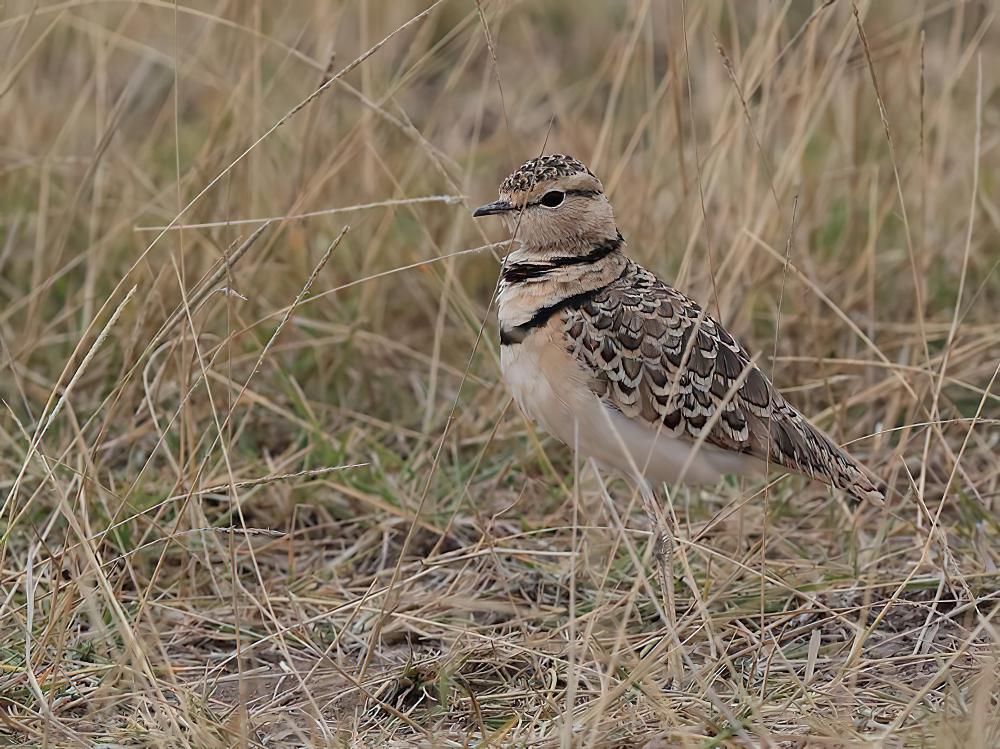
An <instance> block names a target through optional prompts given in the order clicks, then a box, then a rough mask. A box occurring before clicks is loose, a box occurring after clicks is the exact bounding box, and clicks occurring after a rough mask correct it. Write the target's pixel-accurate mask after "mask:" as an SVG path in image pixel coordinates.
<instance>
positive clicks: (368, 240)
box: [0, 0, 1000, 748]
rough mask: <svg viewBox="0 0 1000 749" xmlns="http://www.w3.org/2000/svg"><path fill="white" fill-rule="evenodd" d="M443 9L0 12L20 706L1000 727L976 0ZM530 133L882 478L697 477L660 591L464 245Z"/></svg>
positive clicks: (525, 736)
mask: <svg viewBox="0 0 1000 749" xmlns="http://www.w3.org/2000/svg"><path fill="white" fill-rule="evenodd" d="M429 5H430V3H429V2H418V1H417V0H405V1H404V2H389V1H388V0H371V1H370V2H367V3H348V2H342V3H327V2H319V1H318V0H313V1H312V2H310V1H309V0H298V1H297V2H295V3H274V4H272V3H265V2H260V1H257V2H243V3H229V4H206V3H194V4H181V5H176V6H175V5H174V4H172V3H162V4H158V3H152V2H136V3H97V2H90V1H89V0H83V1H82V2H78V3H70V4H56V3H51V2H45V3H42V4H40V5H36V4H34V3H28V2H26V1H25V2H18V1H17V0H15V2H8V3H7V4H6V6H4V9H3V12H2V13H0V123H3V124H2V130H3V131H4V136H3V138H2V143H0V398H2V399H3V403H2V404H0V531H2V533H3V536H2V538H3V545H2V547H0V621H2V622H3V623H4V626H3V627H0V743H3V744H4V745H11V746H18V745H20V746H60V747H61V746H93V745H98V744H101V743H104V744H109V745H124V746H188V747H199V748H200V747H209V746H252V747H264V746H376V745H379V744H385V745H387V746H412V745H415V744H416V745H426V746H467V745H474V746H557V745H559V746H593V747H596V746H633V745H634V746H646V747H659V746H663V747H666V746H671V747H672V746H689V747H714V746H719V747H722V746H726V747H728V746H750V745H759V746H844V745H890V746H896V745H912V746H930V745H933V746H953V747H958V746H970V747H971V746H990V745H995V744H997V743H998V742H1000V714H998V710H997V704H998V701H1000V685H998V682H997V676H996V675H997V673H998V668H997V664H998V660H1000V647H998V643H1000V638H998V635H997V624H996V614H997V607H998V601H997V596H996V591H997V588H998V584H1000V576H998V573H997V567H998V564H1000V543H998V542H997V538H998V531H1000V528H998V517H997V508H998V504H997V498H998V496H1000V470H998V461H997V453H998V451H1000V429H998V424H1000V399H998V395H997V394H996V391H997V383H996V382H995V380H994V376H995V373H996V370H997V366H998V362H1000V324H998V321H997V310H998V309H1000V272H998V263H997V261H998V254H997V248H998V247H1000V209H998V207H997V206H998V205H1000V195H998V194H997V185H998V184H1000V168H998V165H1000V161H998V159H997V155H998V152H1000V151H998V149H1000V141H998V139H997V136H996V124H997V122H998V121H1000V97H998V91H1000V79H998V78H997V74H996V71H997V70H1000V37H998V34H1000V31H998V30H997V29H998V26H997V23H996V19H995V16H996V13H995V11H994V9H993V8H992V7H990V6H989V4H969V3H966V4H955V5H954V6H949V5H947V4H946V5H942V6H933V7H932V6H930V5H918V4H913V3H909V2H879V3H871V4H869V5H863V6H862V7H861V8H860V9H859V14H860V20H861V23H862V24H863V27H864V31H865V35H866V37H867V40H868V45H867V47H866V46H865V45H864V44H862V42H861V39H860V35H859V30H858V24H857V21H856V20H855V17H854V14H853V13H852V8H851V4H850V3H847V2H844V1H841V2H836V3H833V4H830V5H826V4H824V3H820V2H817V3H811V2H792V3H787V4H781V3H742V2H741V3H735V2H728V1H726V0H708V1H707V2H702V3H695V2H688V3H686V4H682V3H676V2H667V1H666V0H653V1H652V2H650V3H648V4H647V3H644V2H633V3H606V2H599V1H598V0H582V1H578V2H569V0H565V1H564V0H556V1H554V2H546V3H534V4H532V3H526V2H503V3H501V2H497V1H496V0H494V1H492V2H484V3H482V6H481V9H480V7H479V6H477V5H476V4H475V3H472V2H468V1H467V0H445V1H444V2H442V3H441V4H439V5H436V6H434V8H433V9H432V10H431V11H430V13H429V14H428V15H427V16H426V17H424V18H423V19H422V20H418V21H416V22H414V23H412V24H410V25H408V26H406V27H405V28H402V27H403V26H404V24H407V23H408V22H409V21H410V19H412V18H413V17H414V16H415V15H416V14H418V13H420V12H421V11H423V10H425V9H427V8H428V7H429ZM480 10H481V12H480ZM397 30H398V31H397ZM390 34H392V35H393V36H392V38H391V39H389V41H387V42H386V43H385V44H384V45H383V46H381V47H380V48H379V49H378V50H377V51H375V52H374V53H373V54H371V55H370V56H367V57H365V59H364V60H363V61H362V62H360V64H358V65H357V66H356V67H352V68H351V69H350V70H349V71H348V72H346V73H344V74H343V75H340V73H339V71H342V70H343V69H344V68H345V66H349V65H350V64H351V62H352V61H354V60H356V59H358V58H360V57H361V56H363V55H364V54H365V52H366V50H368V49H369V48H371V47H372V46H373V45H375V44H376V43H378V42H379V41H380V40H381V39H383V38H384V37H386V36H387V35H390ZM490 44H492V51H491V49H490ZM717 44H718V45H721V47H722V49H723V50H724V56H725V59H728V60H729V61H730V63H731V67H732V71H733V75H734V76H735V78H736V80H737V81H738V84H739V85H738V89H737V86H735V85H734V82H733V80H732V77H731V76H730V72H729V71H728V70H727V65H726V62H725V59H724V57H723V53H722V52H720V51H719V49H718V48H717ZM869 65H871V66H872V67H873V68H874V71H875V73H876V75H877V79H878V86H879V88H878V94H877V93H876V91H875V88H874V86H873V82H872V75H871V72H870V70H869ZM328 68H329V71H330V72H327V71H328ZM980 70H981V76H980V74H979V71H980ZM331 73H332V74H334V75H338V76H339V77H338V78H337V80H336V82H335V83H334V84H333V85H331V86H330V87H328V88H326V89H325V90H324V91H323V92H322V93H321V94H319V95H318V96H317V97H316V98H315V99H313V100H312V101H311V102H310V103H309V104H308V105H307V106H305V107H304V108H302V109H301V110H298V111H296V112H295V113H294V115H292V116H290V117H289V118H288V119H287V121H284V122H283V124H282V125H281V126H280V127H279V128H277V129H276V130H275V131H274V132H272V133H270V134H269V135H267V137H264V138H263V139H262V140H259V142H258V139H260V138H261V136H263V135H264V134H265V133H267V132H268V130H269V128H271V127H272V126H273V125H274V124H275V123H277V122H278V121H279V120H281V119H282V118H284V117H285V116H286V115H288V114H289V113H290V112H292V111H293V108H294V107H296V105H297V104H298V103H299V102H301V101H303V100H305V99H306V98H307V97H309V96H310V95H311V94H313V92H315V91H316V90H317V89H318V88H319V87H320V86H321V85H322V83H323V81H324V80H326V78H327V77H328V76H329V75H330V74H331ZM500 83H502V91H503V94H502V96H501V93H500V85H499V84H500ZM921 90H923V95H922V96H921ZM740 92H742V99H741V95H740ZM880 100H881V105H882V106H883V107H884V111H885V115H886V119H887V122H888V130H889V135H890V137H891V147H890V139H889V138H887V136H886V129H885V126H884V124H883V121H882V118H881V115H880ZM744 101H745V102H746V104H745V106H746V111H744V103H743V102H744ZM251 145H253V148H252V149H251V150H250V151H249V152H247V153H244V152H245V151H247V149H248V147H250V146H251ZM543 146H544V149H545V150H546V151H549V152H557V151H566V152H570V153H572V154H574V155H576V156H578V157H580V158H582V159H583V160H584V161H586V162H587V163H588V164H590V165H591V166H592V167H593V168H594V169H595V171H596V172H597V173H598V174H599V175H600V176H601V178H602V180H603V181H604V184H605V186H606V188H607V190H608V192H609V195H610V197H611V199H612V201H613V203H614V205H615V207H616V214H617V218H618V222H619V225H620V228H621V230H622V232H623V234H624V235H625V236H626V238H627V239H628V242H629V251H630V253H631V254H632V255H633V256H635V257H636V258H637V259H638V260H640V261H641V262H643V263H644V264H646V265H647V266H648V267H650V268H652V269H654V270H655V271H657V272H658V273H660V274H661V275H662V276H663V277H664V278H665V279H667V280H669V281H671V282H672V283H675V284H676V285H678V286H680V287H681V288H683V289H684V290H686V291H687V292H688V293H690V294H691V295H692V296H694V297H695V298H696V299H698V300H699V301H700V302H702V303H703V304H705V305H706V306H708V307H709V308H710V309H711V310H712V311H713V313H714V312H715V311H716V304H718V313H719V314H720V315H721V317H722V319H723V321H724V322H725V324H726V325H727V327H729V328H730V329H731V330H732V332H733V333H734V334H736V335H737V336H738V337H739V338H741V340H742V341H743V342H744V344H745V345H746V346H747V348H748V349H749V350H750V351H751V352H753V353H755V354H757V355H759V357H760V361H761V362H762V365H763V366H764V368H765V370H767V371H771V369H772V367H773V372H774V379H775V381H776V382H777V383H778V385H779V386H781V387H782V388H783V389H784V390H785V391H786V394H787V397H788V398H789V399H790V400H792V401H793V402H794V403H795V404H796V405H797V406H798V407H800V408H801V409H802V410H803V411H804V412H805V413H806V414H808V415H809V416H810V417H812V418H814V419H815V420H816V421H817V423H818V424H820V425H821V426H823V427H824V428H825V429H827V430H829V431H830V433H831V434H832V435H834V436H835V438H837V439H838V440H840V441H842V442H844V443H848V444H849V449H851V450H852V452H854V453H855V454H856V455H857V456H858V457H860V458H861V459H863V460H864V461H865V462H866V463H867V464H868V465H870V466H871V467H872V468H873V469H874V470H876V472H877V473H879V475H881V476H882V477H883V478H885V479H886V480H887V481H888V482H889V483H890V484H891V485H892V486H893V487H894V488H895V489H896V491H897V493H896V494H894V496H893V498H892V499H891V501H890V502H889V504H888V506H887V507H886V508H882V509H880V508H875V507H867V506H865V507H860V508H856V509H855V508H851V507H849V506H848V505H847V504H846V503H845V502H844V499H843V498H842V497H840V496H837V495H835V494H832V493H830V492H829V491H827V490H826V489H824V488H823V487H820V486H817V485H813V484H807V483H806V482H805V481H803V480H802V479H795V478H784V479H781V480H779V481H778V482H777V483H775V484H774V485H773V486H771V487H770V489H769V490H768V494H767V501H766V502H765V501H764V499H763V493H762V486H763V485H762V484H761V483H760V482H754V481H749V480H744V481H736V480H727V481H724V482H722V483H721V484H720V485H719V486H717V487H708V488H698V489H684V488H680V487H678V488H670V490H669V497H670V500H669V501H670V504H671V506H672V508H673V512H674V516H675V517H676V525H675V526H674V527H673V532H674V535H675V536H676V538H677V543H676V548H677V551H676V554H675V556H674V560H673V561H674V574H675V580H674V606H673V611H672V612H671V616H672V618H673V619H674V620H675V621H676V628H671V627H668V626H666V625H665V624H664V623H663V621H662V620H661V619H660V617H659V615H658V611H659V610H662V608H663V604H662V603H661V601H660V597H661V594H660V590H659V586H658V583H657V581H656V579H655V576H654V575H653V572H652V570H653V566H652V565H651V564H650V562H649V559H648V558H647V538H648V533H647V525H646V522H645V519H644V516H643V513H642V512H641V505H640V503H639V502H638V501H637V500H636V499H635V497H634V496H633V493H632V490H631V488H630V487H629V486H628V485H627V484H626V483H624V482H622V481H620V480H616V479H614V478H613V477H610V476H598V475H596V474H595V473H594V472H593V470H592V469H591V468H590V467H589V466H587V465H581V466H578V467H577V466H574V460H573V455H572V454H571V453H570V452H569V451H568V450H567V449H565V448H564V447H563V446H561V445H559V444H557V443H555V442H554V441H553V440H552V438H550V437H547V436H546V435H544V434H542V433H540V432H537V431H536V430H535V429H534V428H533V427H532V426H531V425H530V424H529V423H528V422H526V420H525V419H524V418H523V417H522V416H521V415H520V414H519V413H518V411H517V408H516V406H514V405H513V404H510V403H509V398H508V395H507V393H506V391H505V390H504V388H503V386H502V384H501V382H500V374H499V367H498V344H497V340H496V339H497V333H496V322H495V318H494V316H493V315H492V314H491V306H490V295H491V293H492V290H493V289H494V285H495V281H496V275H497V271H498V264H497V259H498V258H497V255H496V254H495V252H496V250H495V249H483V250H480V251H474V252H465V253H464V254H455V253H462V251H465V250H471V249H473V248H481V247H485V246H486V245H488V244H489V243H491V242H496V241H499V240H501V239H504V238H505V237H504V235H503V233H502V231H501V230H500V227H499V226H494V225H492V224H483V223H477V222H474V221H473V220H472V219H471V217H470V211H469V209H470V208H471V207H473V206H475V205H478V204H480V203H482V202H484V201H485V200H487V199H490V198H491V196H493V195H494V194H495V191H496V186H497V185H498V184H499V182H500V180H501V179H502V178H503V177H504V176H505V175H506V174H507V173H508V172H509V171H510V170H511V169H513V168H514V167H516V166H517V165H518V164H520V163H521V162H522V161H524V160H525V159H527V158H529V157H531V156H533V155H535V154H537V153H538V152H539V151H541V150H542V149H543ZM241 154H243V155H242V156H241ZM230 164H234V166H233V168H232V169H231V170H229V171H228V172H227V173H224V172H225V170H226V169H227V167H228V166H229V165H230ZM897 173H898V180H899V181H898V184H897V176H896V175H897ZM217 178H218V179H217ZM976 179H978V182H976ZM216 180H217V181H216ZM213 181H215V183H214V185H213V186H212V187H211V188H210V189H208V190H207V191H205V192H204V193H203V194H202V191H203V190H204V189H205V188H206V187H207V186H208V185H209V184H211V183H213ZM428 196H456V197H453V198H451V199H447V200H445V199H435V200H425V198H427V197H428ZM192 201H193V202H192ZM386 201H393V202H390V203H389V204H386ZM796 201H797V202H796ZM189 202H191V203H192V204H191V207H190V208H189V209H188V210H186V211H184V212H182V208H184V206H186V205H187V204H188V203H189ZM372 203H375V204H381V205H376V206H374V207H369V208H364V209H351V210H347V211H342V212H336V213H330V212H327V213H321V214H318V215H313V216H310V217H307V218H294V219H293V218H287V217H290V216H295V215H298V214H303V213H310V212H316V211H329V210H330V209H340V208H347V207H350V206H359V205H365V204H372ZM793 205H795V206H796V207H795V208H794V213H795V220H794V222H793ZM264 217H286V218H282V219H280V220H278V221H275V222H274V223H273V224H271V225H270V226H269V227H268V228H267V229H266V230H265V231H264V232H263V233H262V234H261V236H260V237H259V238H258V239H257V240H256V242H255V243H254V244H253V245H252V246H251V247H250V248H249V249H248V250H247V251H246V253H245V254H244V255H242V256H241V257H240V258H239V259H238V261H237V262H234V263H233V265H232V267H231V268H229V269H228V271H225V272H222V273H219V274H216V275H215V276H212V273H213V272H214V271H216V270H217V269H219V268H220V266H221V264H222V263H223V262H224V258H226V257H229V256H231V255H232V253H233V252H235V251H236V248H237V247H239V245H240V244H241V242H243V240H245V239H246V238H247V237H249V236H250V234H251V233H252V232H253V231H254V229H255V228H257V226H259V223H256V222H250V223H228V222H236V221H241V220H246V219H257V218H264ZM970 222H971V230H970ZM171 223H173V224H175V225H179V226H183V227H186V228H183V230H179V229H177V228H176V227H175V229H173V230H170V231H167V232H164V233H162V234H161V233H160V232H159V231H158V230H150V229H149V228H148V227H162V226H166V225H168V224H171ZM206 223H207V224H211V226H207V227H196V226H192V225H195V224H206ZM348 224H349V225H350V230H349V231H348V233H347V234H346V235H345V237H344V239H343V240H342V241H341V243H340V244H339V245H338V246H337V247H336V249H335V250H334V252H333V254H332V257H331V258H330V260H329V262H327V263H326V265H325V266H324V267H322V268H321V269H320V270H319V271H318V274H317V276H316V279H315V282H314V283H313V285H312V287H311V289H310V290H309V292H308V294H306V295H305V296H304V297H303V298H302V301H301V304H299V306H298V307H296V308H295V309H294V311H293V313H292V314H291V316H290V318H289V319H288V320H287V322H284V323H283V322H282V320H283V318H284V315H285V312H286V310H287V309H288V306H289V305H291V304H292V303H293V302H294V300H295V299H296V297H297V296H298V295H299V294H300V292H301V290H302V289H303V288H304V286H305V284H306V283H307V279H308V278H309V277H310V274H311V273H312V272H313V269H314V268H315V267H316V264H317V262H318V261H319V259H320V258H321V257H322V255H323V253H324V251H325V250H326V249H327V248H328V247H329V246H330V243H331V242H332V241H334V238H335V237H337V235H338V234H339V233H340V232H341V230H342V229H343V228H344V227H345V226H346V225H348ZM793 224H794V226H793ZM789 240H790V241H789ZM786 247H788V253H789V259H790V262H791V267H790V268H789V269H787V271H786V269H785V268H784V256H785V251H786ZM713 273H714V277H713ZM133 285H134V286H135V287H136V292H135V296H134V297H132V298H131V301H130V302H129V303H128V304H127V305H125V306H124V307H123V308H122V309H121V310H120V311H118V312H116V310H117V309H118V308H119V306H120V305H121V304H122V302H123V300H124V299H125V298H126V294H127V292H128V291H129V289H131V288H132V287H133ZM229 292H233V293H229ZM716 295H717V296H716ZM956 308H957V309H958V310H959V314H958V315H957V317H956V315H955V310H956ZM779 310H780V314H779ZM112 319H113V323H110V324H109V321H111V320H112ZM106 326H107V333H106V335H105V336H104V337H101V331H102V330H103V329H105V327H106ZM164 326H166V327H164ZM776 326H777V328H778V331H777V335H776V334H775V328H776ZM481 329H482V336H480V330H481ZM275 336H276V338H275V339H274V341H273V343H269V342H271V341H272V338H273V337H275ZM71 382H72V387H71V388H70V389H69V391H68V392H67V390H66V387H67V384H69V383H71ZM57 404H58V413H57V415H56V416H55V417H54V418H51V423H49V421H50V414H51V413H53V410H54V409H55V408H56V407H57ZM331 469H334V470H331ZM772 478H775V477H774V476H772ZM663 496H664V497H666V496H667V495H666V493H664V495H663Z"/></svg>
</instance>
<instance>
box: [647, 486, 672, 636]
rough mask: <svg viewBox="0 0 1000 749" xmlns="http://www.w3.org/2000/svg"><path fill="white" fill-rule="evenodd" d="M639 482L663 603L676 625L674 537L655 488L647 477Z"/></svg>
mask: <svg viewBox="0 0 1000 749" xmlns="http://www.w3.org/2000/svg"><path fill="white" fill-rule="evenodd" d="M638 484H639V493H640V495H641V496H642V507H643V509H644V510H645V511H646V517H648V518H649V525H650V529H651V531H652V533H653V538H652V541H651V543H652V553H653V561H654V562H655V563H656V568H657V570H658V572H659V575H660V589H661V592H662V593H663V599H664V600H663V605H664V607H665V608H666V612H667V616H668V617H669V619H670V621H669V622H668V624H670V625H671V626H674V625H675V624H676V622H675V621H674V619H675V616H674V575H673V557H674V553H673V552H674V544H673V539H671V537H670V531H669V530H668V529H667V524H666V522H665V521H664V519H663V513H662V512H661V511H660V505H659V504H658V503H657V501H656V495H655V494H654V493H653V488H652V487H651V486H650V485H649V482H648V481H646V480H645V479H640V480H639V482H638Z"/></svg>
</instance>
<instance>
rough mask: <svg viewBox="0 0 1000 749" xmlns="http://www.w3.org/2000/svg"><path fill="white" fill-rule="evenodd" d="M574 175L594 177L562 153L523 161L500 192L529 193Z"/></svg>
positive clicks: (581, 165) (504, 183)
mask: <svg viewBox="0 0 1000 749" xmlns="http://www.w3.org/2000/svg"><path fill="white" fill-rule="evenodd" d="M574 174H588V175H590V176H591V177H594V173H593V172H591V171H590V170H589V169H588V168H587V167H586V165H585V164H583V162H580V161H577V160H576V159H574V158H573V157H572V156H567V155H566V154H562V153H554V154H550V155H548V156H539V157H538V158H537V159H531V160H530V161H525V162H524V163H523V164H521V166H519V167H518V168H517V169H515V170H514V171H513V172H512V173H511V174H510V176H508V177H507V179H505V180H504V181H503V183H502V184H501V185H500V192H501V193H506V194H508V195H510V194H513V193H519V192H530V191H531V190H533V189H534V188H535V186H536V185H538V184H541V183H542V182H550V181H552V180H557V179H559V178H561V177H570V176H572V175H574ZM594 179H596V177H594Z"/></svg>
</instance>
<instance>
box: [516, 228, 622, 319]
mask: <svg viewBox="0 0 1000 749" xmlns="http://www.w3.org/2000/svg"><path fill="white" fill-rule="evenodd" d="M624 249H625V240H624V239H623V238H622V236H621V234H619V233H617V232H616V236H614V237H609V238H607V239H604V240H601V241H590V242H586V243H577V244H572V245H571V244H568V243H560V244H557V245H542V246H537V245H536V246H532V245H525V244H522V245H521V246H520V247H519V248H518V249H516V250H514V251H513V252H511V253H510V254H509V255H508V256H507V261H506V262H505V263H504V267H503V271H502V273H501V275H500V288H499V294H498V312H499V316H500V324H501V327H510V326H516V325H521V324H523V323H524V322H526V321H527V320H530V319H531V318H532V317H533V316H534V315H535V314H536V313H537V312H538V310H540V309H543V308H546V307H550V306H552V305H553V304H558V303H560V302H562V301H563V300H566V299H569V298H571V297H574V296H577V295H580V294H585V293H587V292H590V291H594V290H596V289H600V288H603V287H604V286H607V285H608V284H609V283H611V282H612V281H614V280H615V279H617V278H618V277H619V276H620V275H621V274H622V271H623V270H624V269H625V265H626V264H627V262H628V260H627V258H626V257H625V255H624V252H623V250H624Z"/></svg>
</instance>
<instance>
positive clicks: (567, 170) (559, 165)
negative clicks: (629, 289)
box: [472, 154, 618, 252]
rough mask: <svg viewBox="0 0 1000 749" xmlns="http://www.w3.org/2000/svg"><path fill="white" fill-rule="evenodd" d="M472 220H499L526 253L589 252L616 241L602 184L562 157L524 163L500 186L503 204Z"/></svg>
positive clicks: (496, 203) (483, 210) (494, 204)
mask: <svg viewBox="0 0 1000 749" xmlns="http://www.w3.org/2000/svg"><path fill="white" fill-rule="evenodd" d="M472 215H473V216H475V217H479V216H492V215H498V216H500V217H501V218H503V220H504V223H505V224H506V225H507V228H508V229H509V230H510V232H511V233H512V234H514V235H515V236H516V238H517V239H519V240H520V241H521V243H522V245H523V247H524V248H526V249H528V250H531V249H535V248H537V249H547V248H550V247H562V248H564V249H565V250H567V251H572V250H573V249H575V248H578V249H579V250H580V251H584V252H585V251H587V250H588V249H589V248H591V247H593V246H594V245H597V244H601V243H602V242H606V241H608V240H612V239H614V238H615V237H617V236H618V229H617V227H616V226H615V216H614V211H613V210H612V208H611V203H610V202H608V199H607V197H606V196H605V195H604V186H603V185H602V184H601V181H600V180H599V179H597V177H595V176H594V174H593V172H591V171H590V170H589V169H588V168H587V167H586V166H584V165H583V164H582V163H581V162H579V161H577V160H576V159H574V158H572V157H571V156H565V155H563V154H552V155H550V156H541V157H539V158H537V159H532V160H531V161H527V162H525V163H524V164H522V165H521V166H520V167H518V168H517V169H516V170H515V171H514V172H513V173H512V174H511V175H510V176H509V177H507V179H505V180H504V181H503V183H502V184H501V185H500V199H499V200H496V201H494V202H492V203H488V204H486V205H484V206H480V207H479V208H477V209H476V210H475V211H474V212H473V214H472Z"/></svg>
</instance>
